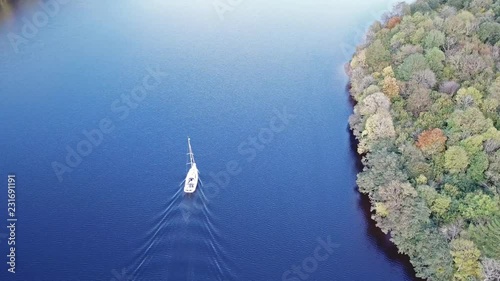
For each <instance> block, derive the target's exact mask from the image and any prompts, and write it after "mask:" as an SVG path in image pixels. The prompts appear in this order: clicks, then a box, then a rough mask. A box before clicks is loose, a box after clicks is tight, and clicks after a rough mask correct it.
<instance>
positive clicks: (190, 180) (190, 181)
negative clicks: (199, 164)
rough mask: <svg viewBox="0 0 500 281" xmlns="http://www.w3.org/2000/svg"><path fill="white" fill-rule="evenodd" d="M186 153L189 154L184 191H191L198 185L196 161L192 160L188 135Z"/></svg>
mask: <svg viewBox="0 0 500 281" xmlns="http://www.w3.org/2000/svg"><path fill="white" fill-rule="evenodd" d="M188 149H189V152H188V155H189V163H188V164H189V165H190V168H189V171H188V172H187V175H186V179H185V180H184V192H185V193H193V192H195V191H196V187H197V186H198V179H199V176H198V168H196V162H194V155H193V150H192V149H191V139H190V138H189V137H188Z"/></svg>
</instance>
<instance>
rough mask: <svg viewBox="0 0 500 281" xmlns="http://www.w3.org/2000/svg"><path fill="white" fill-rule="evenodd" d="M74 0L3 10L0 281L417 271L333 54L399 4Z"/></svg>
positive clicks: (360, 275)
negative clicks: (184, 184) (196, 181)
mask: <svg viewBox="0 0 500 281" xmlns="http://www.w3.org/2000/svg"><path fill="white" fill-rule="evenodd" d="M48 2H51V1H48ZM61 2H63V1H61ZM67 2H68V3H66V4H58V5H59V6H58V10H57V9H55V10H52V12H53V13H51V14H50V15H49V16H48V17H47V21H46V22H44V18H43V15H40V12H41V11H44V10H43V8H42V7H41V6H40V4H39V2H36V1H24V2H22V3H21V4H19V5H17V6H15V7H14V8H12V10H11V11H10V12H8V13H5V12H4V14H6V15H4V16H2V23H1V27H0V62H1V63H0V77H2V78H1V79H0V97H1V100H0V129H1V135H0V159H1V161H0V171H1V178H4V180H5V186H6V185H7V174H9V173H14V174H15V175H16V179H17V181H16V190H17V191H16V199H17V210H16V214H17V217H18V221H17V225H16V273H15V274H12V273H8V272H7V268H8V265H7V264H6V262H7V258H6V255H7V254H8V245H7V239H6V237H5V236H0V251H1V253H0V257H2V258H0V259H1V264H2V266H1V267H0V270H1V271H0V280H151V281H153V280H174V281H176V280H252V281H260V280H262V281H270V280H292V281H298V280H413V275H414V272H413V271H412V269H411V266H410V265H409V262H408V260H407V259H406V258H405V257H402V256H400V255H398V254H397V251H396V249H395V248H394V246H392V245H391V243H390V242H388V239H387V237H385V236H384V235H382V234H381V233H380V231H378V230H377V229H376V228H375V226H374V224H373V222H372V221H371V219H370V214H369V204H368V202H367V199H366V198H364V197H362V196H360V195H359V194H358V193H357V191H356V183H355V179H356V173H357V172H358V170H359V160H358V158H357V156H356V154H355V152H354V150H353V145H354V144H353V142H352V138H351V137H350V133H349V131H348V127H347V119H348V116H349V115H350V113H351V110H352V107H351V104H350V100H349V95H348V92H347V90H346V85H347V82H348V80H347V77H346V75H345V74H344V71H343V65H344V63H345V62H346V61H348V60H349V56H350V53H352V52H353V51H354V45H355V44H356V42H358V41H359V40H361V32H362V31H363V30H364V29H365V28H366V27H367V26H368V25H369V24H370V22H372V21H373V20H374V19H375V16H378V15H380V14H381V13H382V11H384V10H385V9H387V8H388V7H389V3H390V2H391V1H382V0H376V1H357V2H355V1H346V0H330V1H326V0H325V1H319V0H318V1H310V0H303V1H284V0H283V1H263V0H254V1H246V0H245V1H241V2H238V1H221V2H223V3H228V2H230V3H233V4H234V6H224V7H226V8H227V7H230V8H231V9H230V10H227V11H225V12H224V13H223V14H222V16H223V17H219V15H218V13H217V10H216V9H215V8H214V6H213V1H211V0H193V1H165V0H161V1H160V0H151V1H132V0H122V1H90V0H89V1H83V0H82V1H77V0H74V1H67ZM392 2H394V1H392ZM235 3H240V4H235ZM2 5H4V4H2ZM228 5H229V4H228ZM3 9H4V10H5V9H6V8H5V7H4V8H3ZM48 11H50V10H48ZM219 13H221V10H219ZM31 24H33V25H34V29H33V26H31V29H30V25H31ZM37 25H38V27H37ZM16 36H17V37H16ZM13 38H14V39H13ZM20 38H21V39H20ZM96 130H98V131H96ZM87 135H90V137H88V136H87ZM187 136H190V137H191V140H192V146H193V150H194V153H195V159H196V161H197V163H198V167H199V169H200V172H201V175H200V176H201V179H202V181H203V186H200V187H199V189H198V191H197V192H196V193H195V194H193V195H192V196H186V195H184V193H183V192H182V191H181V187H180V183H181V181H182V180H183V178H184V176H185V173H186V166H185V163H186V150H187V142H186V138H187ZM92 141H93V142H94V143H92ZM76 153H80V154H79V155H80V156H76V155H75V154H76ZM82 154H83V155H85V156H82ZM66 158H67V159H66ZM80 158H81V159H80ZM54 162H57V164H54ZM54 165H56V166H55V167H56V170H57V171H58V173H59V178H58V175H57V174H56V172H54ZM2 190H3V191H1V192H0V202H4V203H0V214H1V217H0V218H1V221H0V223H1V224H2V225H4V224H5V225H7V222H6V219H7V212H6V211H7V203H6V202H7V191H6V188H5V189H2ZM4 209H5V210H4ZM0 229H3V230H2V231H0V234H4V235H5V234H7V230H6V228H4V227H2V228H0Z"/></svg>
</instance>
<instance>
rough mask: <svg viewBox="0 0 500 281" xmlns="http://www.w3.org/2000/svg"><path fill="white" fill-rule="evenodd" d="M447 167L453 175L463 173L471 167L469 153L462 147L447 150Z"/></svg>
mask: <svg viewBox="0 0 500 281" xmlns="http://www.w3.org/2000/svg"><path fill="white" fill-rule="evenodd" d="M444 157H445V167H446V169H447V170H448V171H449V172H450V173H453V174H456V173H460V172H463V171H464V170H465V168H467V166H468V165H469V157H468V156H467V152H466V151H465V149H463V147H461V146H452V147H450V148H448V150H446V153H445V155H444Z"/></svg>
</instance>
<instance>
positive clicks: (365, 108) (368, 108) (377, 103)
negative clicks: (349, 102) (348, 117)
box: [355, 92, 391, 116]
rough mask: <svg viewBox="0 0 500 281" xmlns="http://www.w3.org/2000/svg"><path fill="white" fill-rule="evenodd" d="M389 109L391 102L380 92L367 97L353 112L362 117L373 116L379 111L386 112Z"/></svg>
mask: <svg viewBox="0 0 500 281" xmlns="http://www.w3.org/2000/svg"><path fill="white" fill-rule="evenodd" d="M390 108H391V101H390V100H389V98H387V96H386V95H384V94H383V93H381V92H377V93H373V94H371V95H368V96H367V97H366V98H365V99H364V100H363V101H361V103H360V104H359V105H358V106H357V107H356V109H355V111H356V112H357V113H359V114H361V115H363V116H369V115H373V114H375V113H376V112H377V111H379V110H384V111H388V110H389V109H390Z"/></svg>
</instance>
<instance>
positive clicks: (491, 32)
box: [478, 21, 500, 45]
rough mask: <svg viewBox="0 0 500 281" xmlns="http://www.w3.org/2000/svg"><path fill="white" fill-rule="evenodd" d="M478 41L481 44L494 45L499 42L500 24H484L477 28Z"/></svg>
mask: <svg viewBox="0 0 500 281" xmlns="http://www.w3.org/2000/svg"><path fill="white" fill-rule="evenodd" d="M478 35H479V39H481V41H483V42H487V43H490V44H492V45H494V44H496V43H497V42H498V40H500V23H498V22H490V21H487V22H484V23H483V24H481V26H479V33H478Z"/></svg>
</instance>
